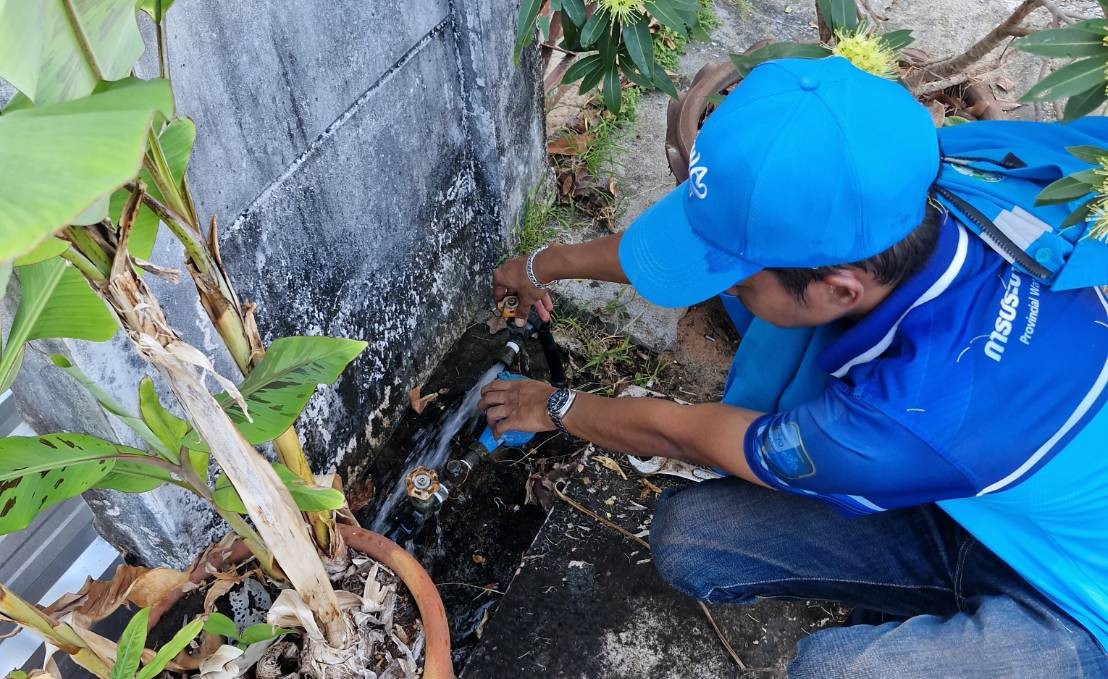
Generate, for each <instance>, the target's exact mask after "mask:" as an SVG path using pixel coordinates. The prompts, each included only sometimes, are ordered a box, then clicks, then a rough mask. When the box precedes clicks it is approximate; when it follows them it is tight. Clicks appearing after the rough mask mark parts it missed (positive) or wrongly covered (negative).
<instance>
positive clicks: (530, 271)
mask: <svg viewBox="0 0 1108 679" xmlns="http://www.w3.org/2000/svg"><path fill="white" fill-rule="evenodd" d="M548 247H550V244H549V243H547V244H546V245H543V246H542V247H539V248H536V249H535V251H534V252H532V253H531V254H529V255H527V263H526V264H525V265H524V267H523V271H524V273H526V274H527V280H528V281H530V283H531V285H533V286H535V287H536V288H538V289H539V290H549V289H550V286H551V283H543V282H542V281H540V280H539V277H538V276H536V275H535V258H536V257H538V256H539V253H540V252H542V251H543V250H545V249H547V248H548Z"/></svg>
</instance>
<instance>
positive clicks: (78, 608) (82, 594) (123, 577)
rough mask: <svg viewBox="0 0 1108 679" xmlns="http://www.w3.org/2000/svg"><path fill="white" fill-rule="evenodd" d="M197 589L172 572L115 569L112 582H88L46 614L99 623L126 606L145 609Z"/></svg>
mask: <svg viewBox="0 0 1108 679" xmlns="http://www.w3.org/2000/svg"><path fill="white" fill-rule="evenodd" d="M194 587H195V585H193V584H192V583H190V582H189V581H188V574H187V573H183V572H181V571H177V570H173V569H172V568H154V569H150V568H143V567H141V566H128V565H126V564H123V565H121V566H119V567H118V568H116V569H115V575H114V576H112V579H111V580H93V579H92V578H88V579H87V580H85V584H84V585H83V586H82V587H81V589H80V591H78V592H77V593H76V594H65V595H63V596H62V597H60V598H59V599H58V600H57V601H55V602H54V603H52V604H50V606H49V607H48V608H47V609H46V610H47V613H49V614H50V615H55V616H61V615H65V614H67V613H77V614H79V615H80V616H81V618H82V619H84V620H88V621H91V622H95V621H97V620H103V619H104V618H106V617H108V616H109V615H111V614H112V613H113V612H114V611H115V610H116V609H117V608H119V607H120V606H121V605H123V604H124V603H128V602H130V603H133V604H135V605H136V606H138V607H139V608H145V607H147V606H153V605H155V604H157V603H158V602H159V601H161V600H162V599H164V598H165V597H166V596H167V595H169V594H170V593H171V592H175V591H188V589H191V588H194Z"/></svg>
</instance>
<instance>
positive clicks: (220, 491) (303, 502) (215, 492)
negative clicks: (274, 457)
mask: <svg viewBox="0 0 1108 679" xmlns="http://www.w3.org/2000/svg"><path fill="white" fill-rule="evenodd" d="M273 469H274V471H276V472H277V476H278V478H280V479H281V481H282V482H283V483H284V484H285V486H286V487H287V488H288V489H289V493H290V494H291V495H292V499H293V500H294V501H295V502H296V506H297V508H298V509H300V511H302V512H324V511H329V510H332V509H338V508H340V507H342V506H343V505H344V504H346V499H345V498H344V497H343V495H342V493H340V492H339V491H337V490H335V489H334V488H320V487H317V486H310V485H308V484H307V483H305V482H304V480H303V479H301V478H300V477H299V476H297V475H296V474H295V473H293V472H292V470H290V469H289V468H288V467H286V466H285V465H283V464H281V463H279V462H278V463H275V464H274V465H273ZM212 501H213V502H215V503H216V505H217V506H218V507H219V508H220V509H222V510H224V511H228V512H235V513H236V514H245V513H246V505H244V504H243V503H242V498H241V497H239V494H238V491H237V490H235V487H234V486H233V485H231V481H230V480H229V479H228V478H227V475H226V474H220V475H219V476H218V477H216V480H215V486H214V487H213V489H212Z"/></svg>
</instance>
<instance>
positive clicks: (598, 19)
mask: <svg viewBox="0 0 1108 679" xmlns="http://www.w3.org/2000/svg"><path fill="white" fill-rule="evenodd" d="M610 30H611V23H610V22H609V21H608V13H607V12H604V11H601V10H599V9H598V10H596V11H595V12H593V15H592V16H591V17H589V20H588V21H586V22H585V27H584V28H582V29H581V38H580V40H581V47H589V46H591V45H592V44H593V43H595V42H596V40H597V38H599V37H600V35H601V34H602V33H604V32H605V31H610Z"/></svg>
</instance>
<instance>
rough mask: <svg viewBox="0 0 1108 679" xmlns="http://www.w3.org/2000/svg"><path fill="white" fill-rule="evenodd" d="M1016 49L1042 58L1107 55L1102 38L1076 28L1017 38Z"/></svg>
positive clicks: (1053, 30) (1059, 29)
mask: <svg viewBox="0 0 1108 679" xmlns="http://www.w3.org/2000/svg"><path fill="white" fill-rule="evenodd" d="M1012 44H1013V45H1014V46H1015V47H1016V48H1018V49H1020V50H1022V51H1024V52H1029V53H1031V54H1038V55H1040V56H1044V57H1069V58H1076V57H1091V56H1094V55H1098V54H1108V47H1105V46H1104V42H1103V40H1102V36H1100V35H1098V34H1096V33H1090V32H1088V31H1083V30H1080V29H1076V28H1055V29H1051V30H1047V31H1039V32H1037V33H1032V34H1031V35H1026V36H1024V37H1022V38H1017V39H1016V40H1015V41H1013V43H1012Z"/></svg>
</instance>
